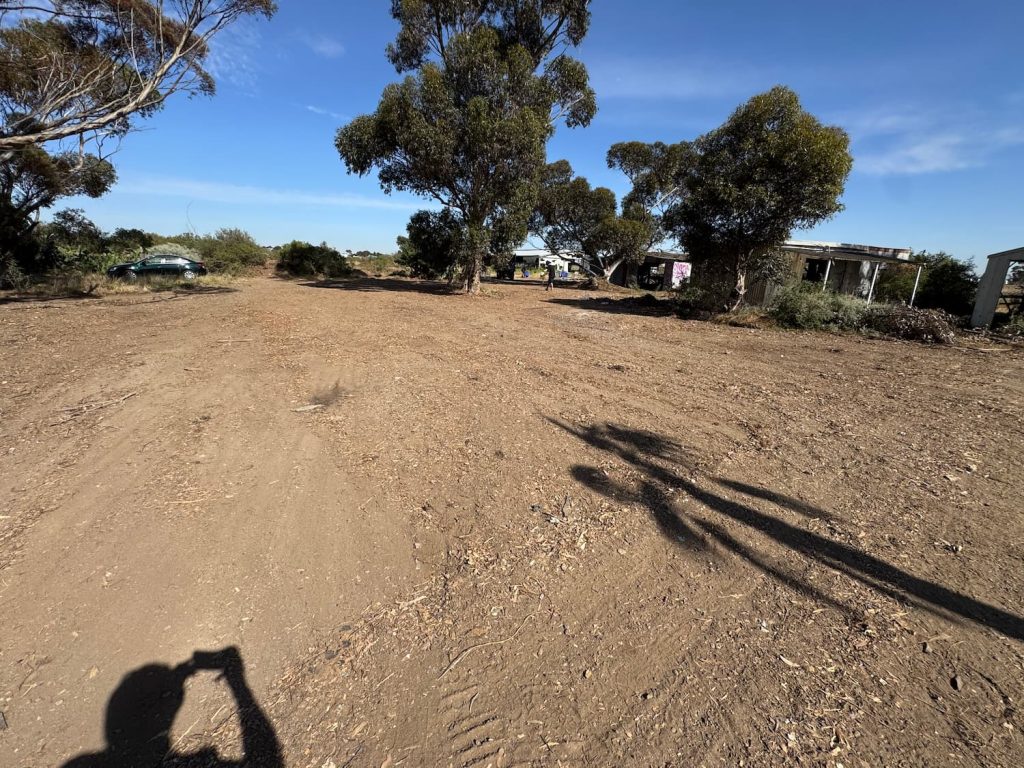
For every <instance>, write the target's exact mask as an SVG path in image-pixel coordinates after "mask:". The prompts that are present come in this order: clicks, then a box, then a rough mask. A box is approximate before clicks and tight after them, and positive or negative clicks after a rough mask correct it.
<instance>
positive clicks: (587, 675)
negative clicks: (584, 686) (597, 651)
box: [583, 669, 594, 680]
mask: <svg viewBox="0 0 1024 768" xmlns="http://www.w3.org/2000/svg"><path fill="white" fill-rule="evenodd" d="M593 676H594V671H593V670H591V669H588V670H587V671H586V672H584V673H583V679H584V680H589V679H590V678H592V677H593Z"/></svg>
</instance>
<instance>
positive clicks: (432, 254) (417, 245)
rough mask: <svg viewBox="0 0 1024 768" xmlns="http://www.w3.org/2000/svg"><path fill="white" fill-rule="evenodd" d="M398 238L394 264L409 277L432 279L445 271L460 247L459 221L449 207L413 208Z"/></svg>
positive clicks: (461, 239)
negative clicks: (399, 265) (396, 263)
mask: <svg viewBox="0 0 1024 768" xmlns="http://www.w3.org/2000/svg"><path fill="white" fill-rule="evenodd" d="M406 232H407V234H408V236H407V237H399V238H398V263H399V264H401V265H402V266H404V267H407V268H408V269H409V273H410V274H411V275H412V276H413V277H425V278H429V279H434V278H438V277H441V276H443V275H446V274H449V273H450V272H451V271H452V270H453V269H454V268H455V265H456V264H457V263H458V260H459V256H460V255H461V251H462V248H463V242H464V235H463V227H462V222H461V221H460V220H459V218H458V217H457V216H456V215H455V214H453V213H452V212H451V211H450V210H448V209H447V208H445V209H444V210H441V211H417V212H416V213H414V214H413V215H412V218H411V219H409V224H408V225H407V226H406Z"/></svg>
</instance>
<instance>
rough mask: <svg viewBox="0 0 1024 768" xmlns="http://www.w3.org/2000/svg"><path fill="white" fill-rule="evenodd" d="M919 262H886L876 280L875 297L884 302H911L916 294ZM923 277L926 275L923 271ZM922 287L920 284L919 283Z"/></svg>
mask: <svg viewBox="0 0 1024 768" xmlns="http://www.w3.org/2000/svg"><path fill="white" fill-rule="evenodd" d="M917 266H918V265H917V264H886V265H884V266H883V267H882V269H881V270H880V271H879V273H878V280H877V281H876V282H875V298H876V299H877V300H878V301H880V302H881V303H883V304H909V303H910V297H911V296H913V295H914V280H916V279H917ZM921 279H922V280H924V279H925V276H924V273H923V272H922V276H921ZM918 288H919V289H920V285H918Z"/></svg>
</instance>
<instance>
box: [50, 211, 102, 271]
mask: <svg viewBox="0 0 1024 768" xmlns="http://www.w3.org/2000/svg"><path fill="white" fill-rule="evenodd" d="M41 234H42V236H43V238H44V239H45V241H46V243H47V245H48V246H49V249H48V252H49V253H50V254H52V256H51V263H50V264H49V265H48V266H49V268H50V269H54V270H57V271H59V272H76V271H77V272H102V271H103V270H105V269H106V268H107V267H108V266H109V261H110V258H109V254H107V250H106V239H105V238H104V236H103V232H102V230H100V228H99V227H97V226H96V225H95V224H93V223H92V222H91V221H90V220H89V219H88V218H86V216H85V212H84V211H82V210H81V209H79V208H68V209H66V210H63V211H58V212H57V213H55V214H54V215H53V219H52V220H51V221H50V223H49V224H46V225H44V227H43V229H42V233H41Z"/></svg>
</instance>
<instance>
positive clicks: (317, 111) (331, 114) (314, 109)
mask: <svg viewBox="0 0 1024 768" xmlns="http://www.w3.org/2000/svg"><path fill="white" fill-rule="evenodd" d="M305 109H306V111H307V112H312V113H313V114H314V115H323V116H325V117H333V118H334V119H335V120H348V119H349V117H348V115H343V114H341V113H340V112H332V111H331V110H329V109H324V108H323V107H318V106H316V105H315V104H307V105H306V107H305Z"/></svg>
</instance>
